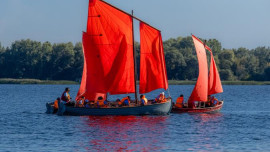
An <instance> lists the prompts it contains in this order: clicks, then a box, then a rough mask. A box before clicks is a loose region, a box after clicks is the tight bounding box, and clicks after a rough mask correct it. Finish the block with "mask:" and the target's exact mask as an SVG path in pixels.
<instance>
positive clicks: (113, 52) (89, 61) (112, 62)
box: [77, 0, 135, 100]
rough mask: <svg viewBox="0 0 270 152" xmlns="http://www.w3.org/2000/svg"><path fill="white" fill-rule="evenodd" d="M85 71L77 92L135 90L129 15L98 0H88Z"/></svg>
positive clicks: (123, 92)
mask: <svg viewBox="0 0 270 152" xmlns="http://www.w3.org/2000/svg"><path fill="white" fill-rule="evenodd" d="M83 49H84V59H85V62H84V71H83V77H82V82H81V87H80V90H79V92H78V94H77V97H78V96H82V95H84V96H85V97H86V98H87V99H89V100H93V95H94V94H97V93H103V94H105V93H110V94H125V93H133V92H135V84H134V63H133V38H132V17H131V16H129V15H127V14H125V13H123V12H121V11H120V10H118V9H116V8H114V7H112V6H110V5H108V4H106V3H104V2H102V1H100V0H90V1H89V11H88V23H87V32H86V33H84V34H83Z"/></svg>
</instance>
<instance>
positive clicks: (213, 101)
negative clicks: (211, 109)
mask: <svg viewBox="0 0 270 152" xmlns="http://www.w3.org/2000/svg"><path fill="white" fill-rule="evenodd" d="M217 103H218V99H217V98H215V97H212V98H211V104H212V105H213V106H216V105H217Z"/></svg>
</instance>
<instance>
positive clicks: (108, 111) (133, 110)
mask: <svg viewBox="0 0 270 152" xmlns="http://www.w3.org/2000/svg"><path fill="white" fill-rule="evenodd" d="M48 108H52V106H47V113H50V112H49V111H52V110H50V109H48ZM171 109H172V100H171V99H170V98H168V99H167V101H166V102H164V103H156V104H151V105H146V106H136V107H121V108H84V107H83V108H80V107H71V106H66V105H64V104H63V103H60V104H59V109H58V112H57V114H58V115H72V116H106V115H115V116H116V115H122V116H125V115H167V114H169V113H170V112H171Z"/></svg>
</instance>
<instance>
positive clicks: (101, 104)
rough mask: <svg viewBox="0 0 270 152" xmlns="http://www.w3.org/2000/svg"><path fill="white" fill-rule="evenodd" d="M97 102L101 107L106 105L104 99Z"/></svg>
mask: <svg viewBox="0 0 270 152" xmlns="http://www.w3.org/2000/svg"><path fill="white" fill-rule="evenodd" d="M97 104H98V106H99V107H104V106H105V104H104V100H103V99H102V100H97Z"/></svg>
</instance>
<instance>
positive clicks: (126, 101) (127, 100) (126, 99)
mask: <svg viewBox="0 0 270 152" xmlns="http://www.w3.org/2000/svg"><path fill="white" fill-rule="evenodd" d="M120 105H121V106H129V105H130V96H127V97H124V98H123V99H122V100H121V101H120Z"/></svg>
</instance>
